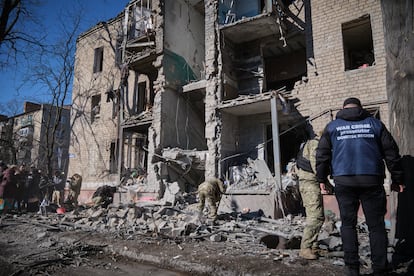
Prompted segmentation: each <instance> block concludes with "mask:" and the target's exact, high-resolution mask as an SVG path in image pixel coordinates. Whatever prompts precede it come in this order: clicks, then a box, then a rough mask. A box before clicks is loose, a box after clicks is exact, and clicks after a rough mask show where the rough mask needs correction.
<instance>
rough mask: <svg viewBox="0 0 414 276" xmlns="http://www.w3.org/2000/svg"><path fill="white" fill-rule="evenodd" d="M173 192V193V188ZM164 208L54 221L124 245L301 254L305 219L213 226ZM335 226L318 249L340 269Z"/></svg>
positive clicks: (189, 209)
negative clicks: (152, 242)
mask: <svg viewBox="0 0 414 276" xmlns="http://www.w3.org/2000/svg"><path fill="white" fill-rule="evenodd" d="M172 188H173V189H172V190H173V191H175V192H176V193H178V190H179V189H178V187H177V185H173V187H172ZM167 190H168V189H167ZM172 194H174V192H172ZM169 198H173V197H170V196H169ZM165 202H166V200H162V201H154V202H146V203H143V204H139V203H137V204H132V203H130V204H111V205H109V206H108V208H106V209H104V208H89V209H83V210H80V211H79V214H74V213H66V214H64V215H60V216H58V217H55V218H54V219H55V220H56V223H57V224H59V225H60V226H66V227H69V226H70V227H73V228H74V229H82V230H88V231H94V232H98V233H107V234H111V233H116V234H117V235H120V236H122V237H125V238H127V239H128V240H134V239H135V237H137V236H142V235H150V236H159V237H163V238H168V239H173V240H174V239H177V238H179V239H184V240H209V241H210V242H216V243H217V242H218V243H220V242H226V243H234V244H244V245H250V246H253V245H254V246H259V247H262V248H268V249H278V250H282V251H283V252H281V253H280V255H278V257H276V259H283V258H291V257H292V254H293V255H296V254H295V253H293V252H296V250H297V249H299V248H300V240H301V236H302V231H303V228H304V224H305V217H303V216H301V215H297V216H293V215H287V216H286V217H285V218H281V219H271V218H268V217H266V216H262V214H260V213H254V212H244V213H238V212H233V213H221V214H219V220H218V221H216V222H215V223H213V222H212V221H209V220H208V219H206V216H204V215H200V214H199V213H198V211H197V205H196V204H188V203H187V202H185V201H182V202H181V203H180V202H179V201H178V200H171V201H168V202H169V205H170V206H166V205H163V203H165ZM174 203H175V205H172V204H174ZM50 219H52V217H50ZM335 223H337V221H336V218H334V217H332V216H327V220H326V223H325V224H324V227H323V229H322V231H321V233H320V236H319V243H320V249H321V250H322V251H324V252H325V253H326V256H328V255H329V256H330V258H332V262H335V263H336V264H339V263H343V261H342V260H341V259H342V256H343V254H342V253H341V250H342V242H341V238H340V233H339V231H338V229H337V228H336V227H332V226H331V225H334V224H335ZM359 229H360V232H361V235H362V237H363V238H362V239H361V248H362V252H361V256H362V257H361V258H362V261H363V262H364V263H365V264H366V265H367V266H369V243H368V238H367V235H366V231H365V228H364V223H363V222H361V223H360V224H359ZM44 235H45V234H44V233H39V234H38V237H41V238H44ZM364 236H365V237H364ZM48 245H50V241H47V242H43V243H42V246H48ZM261 250H263V249H261Z"/></svg>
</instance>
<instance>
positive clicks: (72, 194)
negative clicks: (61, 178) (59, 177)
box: [66, 173, 82, 211]
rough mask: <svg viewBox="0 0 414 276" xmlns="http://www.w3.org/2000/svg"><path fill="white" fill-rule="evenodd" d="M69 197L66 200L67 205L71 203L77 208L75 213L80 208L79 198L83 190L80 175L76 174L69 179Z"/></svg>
mask: <svg viewBox="0 0 414 276" xmlns="http://www.w3.org/2000/svg"><path fill="white" fill-rule="evenodd" d="M68 182H69V195H68V198H67V200H66V203H70V205H72V206H73V207H75V211H76V210H77V208H78V197H79V194H80V191H81V188H82V176H81V175H80V174H77V173H75V174H74V175H72V176H71V177H70V178H69V179H68Z"/></svg>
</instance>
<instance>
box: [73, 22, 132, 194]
mask: <svg viewBox="0 0 414 276" xmlns="http://www.w3.org/2000/svg"><path fill="white" fill-rule="evenodd" d="M120 24H121V19H120V18H118V19H114V20H112V21H110V22H109V23H108V24H98V25H97V26H95V27H94V28H92V29H91V30H89V31H88V32H87V33H85V34H83V35H81V36H80V37H79V38H78V40H77V45H76V46H77V50H76V56H75V59H76V60H75V75H74V84H73V91H72V113H71V125H72V126H73V127H72V132H71V144H70V148H69V156H70V166H69V172H68V175H73V174H74V173H79V174H80V175H82V177H83V184H82V187H83V188H84V189H90V188H93V189H95V188H96V187H97V186H99V185H103V184H113V183H116V176H114V175H111V174H110V170H109V168H110V148H111V143H112V142H116V139H117V135H118V133H117V123H118V122H117V118H118V117H117V116H114V103H113V101H111V100H109V101H107V94H106V92H109V91H116V90H118V89H119V87H120V69H119V67H118V66H117V65H116V62H115V57H116V52H115V49H116V46H115V45H117V44H116V40H117V37H118V35H119V33H120V32H121V30H122V28H121V25H120ZM99 47H103V65H102V71H101V72H97V73H94V72H93V67H94V54H95V49H96V48H99ZM130 77H133V76H130ZM99 95H100V97H101V100H100V111H99V118H95V119H94V120H91V109H92V97H93V96H99Z"/></svg>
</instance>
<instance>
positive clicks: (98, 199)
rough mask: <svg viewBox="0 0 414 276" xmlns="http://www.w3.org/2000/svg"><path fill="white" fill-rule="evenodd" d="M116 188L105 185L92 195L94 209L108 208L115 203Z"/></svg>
mask: <svg viewBox="0 0 414 276" xmlns="http://www.w3.org/2000/svg"><path fill="white" fill-rule="evenodd" d="M115 193H116V187H112V186H108V185H104V186H101V187H99V188H98V189H96V191H95V192H94V193H93V195H92V202H93V206H94V207H99V206H100V207H102V208H106V207H108V205H109V204H111V203H112V202H113V199H114V194H115Z"/></svg>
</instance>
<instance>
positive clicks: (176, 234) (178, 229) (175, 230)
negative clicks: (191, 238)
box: [171, 227, 185, 237]
mask: <svg viewBox="0 0 414 276" xmlns="http://www.w3.org/2000/svg"><path fill="white" fill-rule="evenodd" d="M184 232H185V228H184V227H174V228H173V229H172V230H171V236H173V237H179V236H182V235H183V234H184Z"/></svg>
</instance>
